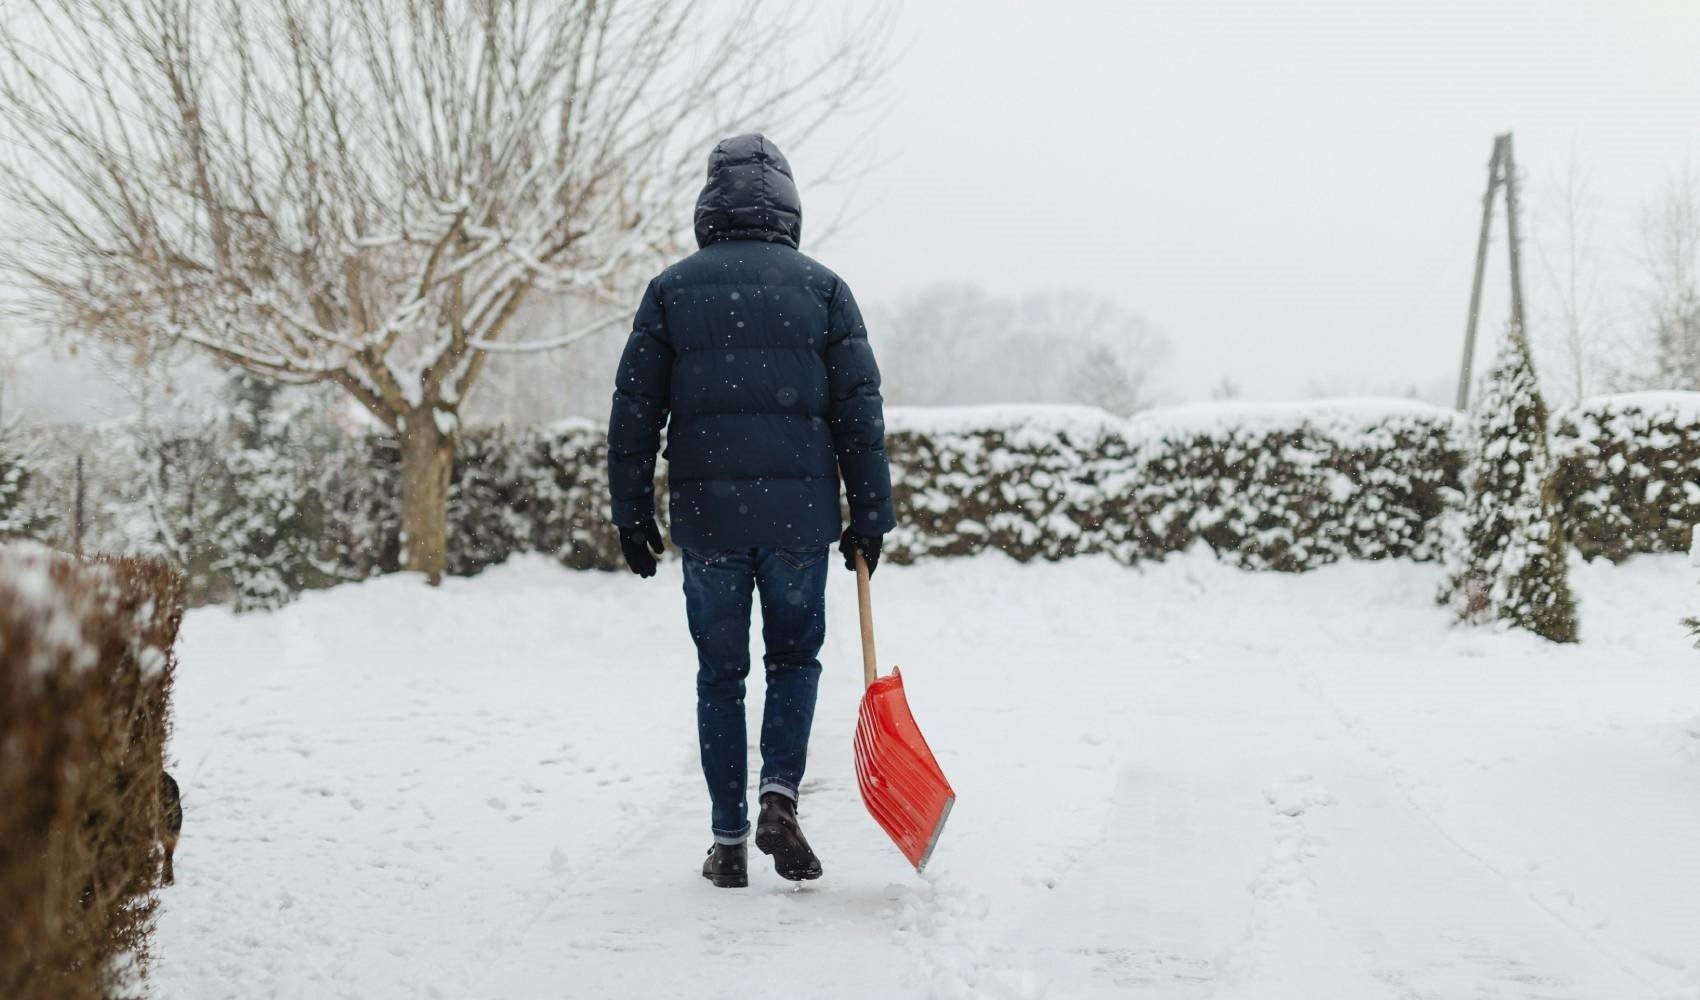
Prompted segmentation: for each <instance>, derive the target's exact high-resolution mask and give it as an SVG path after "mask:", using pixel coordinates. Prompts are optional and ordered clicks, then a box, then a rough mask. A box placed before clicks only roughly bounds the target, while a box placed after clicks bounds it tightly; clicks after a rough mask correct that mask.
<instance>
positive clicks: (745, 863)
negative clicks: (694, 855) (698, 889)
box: [702, 841, 750, 889]
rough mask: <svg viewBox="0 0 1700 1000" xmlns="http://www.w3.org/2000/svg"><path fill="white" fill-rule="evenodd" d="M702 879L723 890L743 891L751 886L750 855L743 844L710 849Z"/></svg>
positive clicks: (718, 845)
mask: <svg viewBox="0 0 1700 1000" xmlns="http://www.w3.org/2000/svg"><path fill="white" fill-rule="evenodd" d="M702 877H703V878H705V879H708V880H709V881H710V882H713V883H714V884H715V885H717V886H719V887H720V888H722V889H742V888H744V887H745V886H747V885H749V884H750V855H749V851H748V849H747V848H745V847H744V845H743V844H722V843H719V842H718V841H717V842H716V843H715V845H714V846H713V847H710V848H709V849H708V858H707V860H705V861H703V863H702Z"/></svg>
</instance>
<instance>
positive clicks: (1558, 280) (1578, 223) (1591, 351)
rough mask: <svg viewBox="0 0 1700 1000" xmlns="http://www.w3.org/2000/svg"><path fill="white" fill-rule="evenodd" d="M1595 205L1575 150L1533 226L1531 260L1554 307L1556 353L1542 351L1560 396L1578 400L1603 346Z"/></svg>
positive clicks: (1589, 385) (1589, 387)
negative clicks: (1558, 377) (1562, 388)
mask: <svg viewBox="0 0 1700 1000" xmlns="http://www.w3.org/2000/svg"><path fill="white" fill-rule="evenodd" d="M1596 212H1597V210H1596V205H1595V200H1594V196H1593V190H1592V185H1591V182H1590V179H1589V177H1588V174H1587V171H1586V170H1585V169H1584V168H1583V167H1582V164H1581V162H1580V160H1579V159H1578V157H1577V155H1576V153H1575V151H1574V150H1572V152H1571V154H1570V157H1569V159H1568V161H1567V162H1566V165H1565V171H1564V175H1563V177H1561V178H1560V179H1559V181H1558V183H1557V184H1556V185H1554V187H1553V189H1552V191H1551V196H1550V199H1548V200H1547V201H1546V205H1545V211H1544V212H1543V213H1541V217H1540V218H1539V220H1538V224H1537V226H1536V229H1535V232H1536V235H1535V239H1534V240H1532V242H1533V243H1534V245H1535V252H1536V256H1537V257H1538V258H1539V259H1540V263H1541V274H1542V277H1543V278H1544V279H1545V282H1544V284H1545V286H1546V290H1547V291H1548V293H1549V294H1550V296H1551V299H1552V301H1553V303H1554V307H1553V315H1552V316H1551V317H1550V318H1551V320H1552V322H1550V323H1548V324H1543V325H1544V326H1546V327H1548V328H1556V329H1557V330H1558V331H1559V335H1560V336H1559V340H1558V343H1557V344H1555V345H1553V346H1554V347H1555V348H1556V349H1555V350H1549V351H1547V352H1544V353H1546V354H1547V355H1548V356H1549V359H1550V360H1551V361H1553V362H1556V364H1552V365H1548V366H1546V367H1547V370H1548V371H1551V370H1552V369H1553V368H1557V369H1558V370H1559V371H1560V372H1561V373H1562V376H1561V378H1562V380H1563V381H1562V384H1563V385H1564V386H1565V391H1564V392H1563V395H1564V396H1567V397H1569V398H1570V399H1572V400H1576V399H1581V398H1583V397H1584V396H1586V395H1588V393H1589V392H1591V391H1593V390H1594V388H1595V383H1596V375H1597V372H1596V370H1595V369H1596V368H1597V366H1598V361H1599V354H1600V351H1601V349H1602V347H1603V346H1604V345H1603V344H1602V343H1601V340H1602V337H1603V336H1604V329H1603V317H1602V315H1601V305H1600V258H1599V249H1598V246H1597V245H1596V242H1595V239H1594V228H1595V217H1596Z"/></svg>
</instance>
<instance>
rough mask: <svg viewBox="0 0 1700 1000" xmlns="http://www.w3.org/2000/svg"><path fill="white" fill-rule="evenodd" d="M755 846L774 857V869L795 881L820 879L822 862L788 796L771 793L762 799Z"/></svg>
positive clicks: (793, 801)
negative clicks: (799, 824) (804, 834)
mask: <svg viewBox="0 0 1700 1000" xmlns="http://www.w3.org/2000/svg"><path fill="white" fill-rule="evenodd" d="M756 847H757V848H759V849H760V850H761V852H762V853H763V854H769V855H772V856H773V870H774V871H776V872H778V873H779V877H780V878H786V879H790V880H791V881H793V882H802V881H804V880H805V879H812V878H820V859H819V858H817V857H815V852H814V851H813V850H811V849H810V848H809V842H808V841H807V840H805V839H804V838H803V829H802V827H800V826H798V825H797V803H796V801H795V800H794V799H792V798H791V796H789V795H782V794H780V793H779V792H768V793H767V794H766V795H763V796H762V797H761V817H760V818H759V819H757V820H756Z"/></svg>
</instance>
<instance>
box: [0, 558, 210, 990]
mask: <svg viewBox="0 0 1700 1000" xmlns="http://www.w3.org/2000/svg"><path fill="white" fill-rule="evenodd" d="M184 591H185V583H184V579H183V576H182V575H181V574H180V573H178V572H177V571H175V570H173V569H171V568H170V567H169V566H167V565H166V564H164V563H162V562H158V561H154V560H147V559H105V558H99V559H94V560H81V559H75V558H72V557H70V556H66V555H62V554H59V553H55V552H51V551H50V550H47V549H44V548H40V547H37V546H33V545H32V546H23V545H12V546H3V547H0V900H5V908H6V913H5V919H4V920H0V996H3V997H7V998H13V1000H37V998H40V1000H46V998H56V1000H57V998H69V1000H81V998H98V997H114V996H125V995H135V994H139V993H140V992H141V988H142V987H141V983H142V979H141V977H142V976H143V975H144V974H145V970H146V963H147V945H148V935H149V933H150V931H151V929H152V923H153V913H154V906H155V900H154V893H155V890H157V889H158V887H159V885H160V866H161V862H162V860H163V856H162V847H161V845H160V834H161V821H162V811H161V805H160V787H161V780H162V779H161V775H162V770H163V769H162V764H163V754H164V747H165V740H166V736H167V734H168V731H169V728H170V697H171V680H172V674H173V669H174V666H175V662H174V656H173V652H172V651H173V647H174V645H175V643H176V639H177V630H178V626H179V624H180V623H181V621H182V614H183V604H184Z"/></svg>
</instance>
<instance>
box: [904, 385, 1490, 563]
mask: <svg viewBox="0 0 1700 1000" xmlns="http://www.w3.org/2000/svg"><path fill="white" fill-rule="evenodd" d="M1458 428H1459V424H1458V421H1457V418H1456V416H1455V415H1454V414H1453V413H1452V412H1451V411H1449V410H1442V409H1439V408H1436V407H1431V406H1425V405H1423V404H1419V403H1410V402H1405V401H1400V400H1333V401H1328V402H1316V403H1306V404H1277V405H1269V404H1264V405H1258V404H1241V403H1232V404H1210V405H1201V406H1187V407H1176V408H1171V409H1165V410H1156V411H1151V412H1148V413H1146V414H1142V415H1140V416H1137V417H1135V418H1133V419H1132V420H1120V419H1117V418H1115V417H1112V416H1110V415H1108V414H1105V413H1102V412H1100V411H1097V410H1090V409H1073V408H1063V407H997V408H964V409H948V410H904V409H894V410H893V411H892V412H891V414H890V416H889V419H888V435H887V447H888V449H889V450H890V452H891V456H892V461H893V488H894V490H895V492H896V499H897V503H898V524H899V527H898V529H897V531H896V532H895V533H894V534H893V536H892V538H891V548H892V557H893V558H894V559H895V560H896V561H899V562H903V561H908V560H912V559H915V558H918V557H922V556H926V555H961V554H967V553H971V552H977V551H980V550H981V549H986V548H997V549H1001V550H1003V551H1005V552H1007V553H1009V554H1010V555H1012V556H1014V557H1015V558H1017V559H1034V558H1045V559H1057V558H1061V557H1063V556H1068V555H1076V554H1081V553H1089V552H1105V553H1109V554H1110V555H1112V556H1114V557H1115V558H1117V559H1119V560H1122V561H1124V562H1136V561H1139V560H1144V559H1160V558H1162V557H1163V556H1164V555H1166V554H1168V553H1171V552H1177V551H1181V550H1183V549H1186V548H1188V547H1190V546H1192V545H1194V544H1195V543H1198V542H1203V543H1205V544H1208V545H1209V546H1210V547H1211V548H1213V549H1214V550H1216V552H1217V553H1218V554H1220V555H1221V556H1223V557H1224V558H1226V559H1230V560H1232V561H1233V562H1235V563H1238V564H1239V565H1242V566H1246V567H1249V568H1255V569H1274V570H1284V571H1294V570H1304V569H1310V568H1312V567H1315V566H1318V565H1322V564H1324V563H1329V562H1333V561H1335V560H1338V559H1343V558H1372V559H1373V558H1382V557H1389V556H1409V557H1412V558H1417V559H1427V558H1431V557H1432V556H1433V555H1434V537H1433V534H1432V532H1430V531H1429V525H1430V522H1431V521H1432V520H1433V519H1434V518H1435V517H1436V515H1437V514H1438V513H1439V512H1440V510H1441V508H1442V506H1443V504H1444V494H1443V490H1445V489H1446V488H1448V487H1451V486H1455V485H1456V482H1457V476H1458V469H1459V466H1460V464H1461V461H1462V457H1461V455H1460V454H1459V452H1458V449H1457V446H1456V444H1455V438H1456V432H1457V430H1458Z"/></svg>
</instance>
